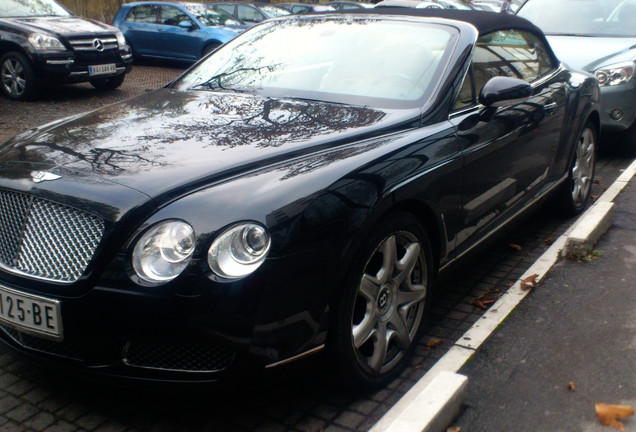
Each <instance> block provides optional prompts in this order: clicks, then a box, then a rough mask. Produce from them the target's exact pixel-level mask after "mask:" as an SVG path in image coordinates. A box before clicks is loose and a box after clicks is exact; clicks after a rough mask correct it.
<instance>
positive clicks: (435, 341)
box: [426, 338, 444, 349]
mask: <svg viewBox="0 0 636 432" xmlns="http://www.w3.org/2000/svg"><path fill="white" fill-rule="evenodd" d="M442 342H444V339H439V338H433V339H429V340H428V342H426V348H428V349H433V348H435V347H437V345H439V344H441V343H442Z"/></svg>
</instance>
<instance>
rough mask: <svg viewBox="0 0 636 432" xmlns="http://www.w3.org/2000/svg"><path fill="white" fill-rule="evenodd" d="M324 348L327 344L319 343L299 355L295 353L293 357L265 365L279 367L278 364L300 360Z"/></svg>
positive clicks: (266, 367) (268, 367)
mask: <svg viewBox="0 0 636 432" xmlns="http://www.w3.org/2000/svg"><path fill="white" fill-rule="evenodd" d="M324 348H325V344H322V345H319V346H317V347H314V348H312V349H310V350H309V351H305V352H302V353H300V354H297V355H295V356H293V357H289V358H286V359H284V360H280V361H277V362H274V363H270V364H268V365H267V366H265V369H270V368H274V367H277V366H282V365H285V364H288V363H291V362H293V361H296V360H299V359H301V358H303V357H307V356H310V355H312V354H315V353H317V352H319V351H322V350H323V349H324Z"/></svg>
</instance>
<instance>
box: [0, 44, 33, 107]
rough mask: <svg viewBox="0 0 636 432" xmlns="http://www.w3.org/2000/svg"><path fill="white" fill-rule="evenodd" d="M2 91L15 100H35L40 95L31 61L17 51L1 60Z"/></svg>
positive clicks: (0, 80)
mask: <svg viewBox="0 0 636 432" xmlns="http://www.w3.org/2000/svg"><path fill="white" fill-rule="evenodd" d="M0 89H2V93H4V95H5V96H7V97H8V98H10V99H13V100H27V99H33V98H34V97H35V96H36V95H37V93H38V90H39V88H38V83H37V80H36V77H35V72H34V70H33V66H31V62H30V61H29V59H28V58H27V57H26V56H25V55H24V54H22V53H19V52H17V51H12V52H8V53H7V54H5V55H3V56H2V58H0Z"/></svg>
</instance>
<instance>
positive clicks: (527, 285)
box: [521, 273, 539, 291]
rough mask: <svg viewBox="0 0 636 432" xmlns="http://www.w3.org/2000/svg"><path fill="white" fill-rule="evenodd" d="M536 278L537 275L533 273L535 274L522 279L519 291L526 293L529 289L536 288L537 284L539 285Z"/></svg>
mask: <svg viewBox="0 0 636 432" xmlns="http://www.w3.org/2000/svg"><path fill="white" fill-rule="evenodd" d="M538 277H539V275H538V274H536V273H535V274H533V275H530V276H528V277H527V278H525V279H523V280H522V281H521V289H522V290H524V291H527V290H529V289H531V288H534V287H536V286H537V284H538V283H539V282H537V278H538Z"/></svg>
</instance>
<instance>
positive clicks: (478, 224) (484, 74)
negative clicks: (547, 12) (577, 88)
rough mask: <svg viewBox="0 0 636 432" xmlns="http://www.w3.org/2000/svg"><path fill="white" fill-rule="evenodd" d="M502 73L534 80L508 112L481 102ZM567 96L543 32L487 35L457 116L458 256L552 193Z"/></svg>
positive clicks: (479, 47)
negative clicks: (460, 173)
mask: <svg viewBox="0 0 636 432" xmlns="http://www.w3.org/2000/svg"><path fill="white" fill-rule="evenodd" d="M494 76H508V77H514V78H518V79H522V80H525V81H527V82H528V83H531V84H532V86H533V93H532V96H531V97H530V98H529V99H528V100H523V101H520V102H518V103H514V104H513V105H511V106H507V107H499V108H487V107H484V106H483V105H480V104H479V103H478V95H479V92H480V90H481V89H482V87H483V86H484V84H486V82H487V81H488V80H489V79H490V78H492V77H494ZM565 99H566V83H565V80H564V79H563V74H560V73H559V66H558V65H557V64H556V62H554V60H552V59H551V57H550V56H549V55H548V52H547V51H546V49H545V47H544V46H543V45H542V42H541V41H540V40H539V39H538V38H537V37H536V36H535V35H532V34H530V33H528V32H523V31H517V30H507V31H497V32H493V33H490V34H487V35H484V36H482V37H480V38H479V40H478V41H477V44H476V45H475V48H474V51H473V60H472V65H471V68H470V70H469V73H468V74H467V77H466V79H465V81H464V85H463V88H462V90H461V91H460V94H459V97H458V101H457V103H456V107H455V108H456V111H455V113H454V114H453V115H452V116H451V121H452V122H453V123H454V124H455V125H456V127H457V136H458V137H459V139H460V142H461V146H462V152H463V158H464V187H463V193H462V213H461V222H460V226H462V227H463V229H462V231H461V232H460V234H459V235H458V237H457V251H458V253H461V252H462V251H465V250H467V249H468V248H470V247H471V246H472V245H473V244H474V243H475V242H477V241H478V239H481V238H484V237H485V236H487V235H488V234H489V233H490V232H491V231H493V230H494V229H496V228H497V227H499V226H500V225H502V224H503V223H505V222H506V221H508V220H509V219H510V218H512V217H514V216H515V215H516V214H517V213H518V211H519V210H520V209H521V208H523V207H524V206H525V205H526V204H527V203H529V202H530V201H531V200H532V199H533V198H535V197H536V196H537V194H539V193H540V192H542V191H543V190H545V188H546V186H547V185H548V183H549V179H550V174H551V173H550V169H551V166H552V164H553V161H554V159H555V156H556V153H557V150H558V144H559V131H560V128H561V123H562V122H563V118H564V112H565Z"/></svg>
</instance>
